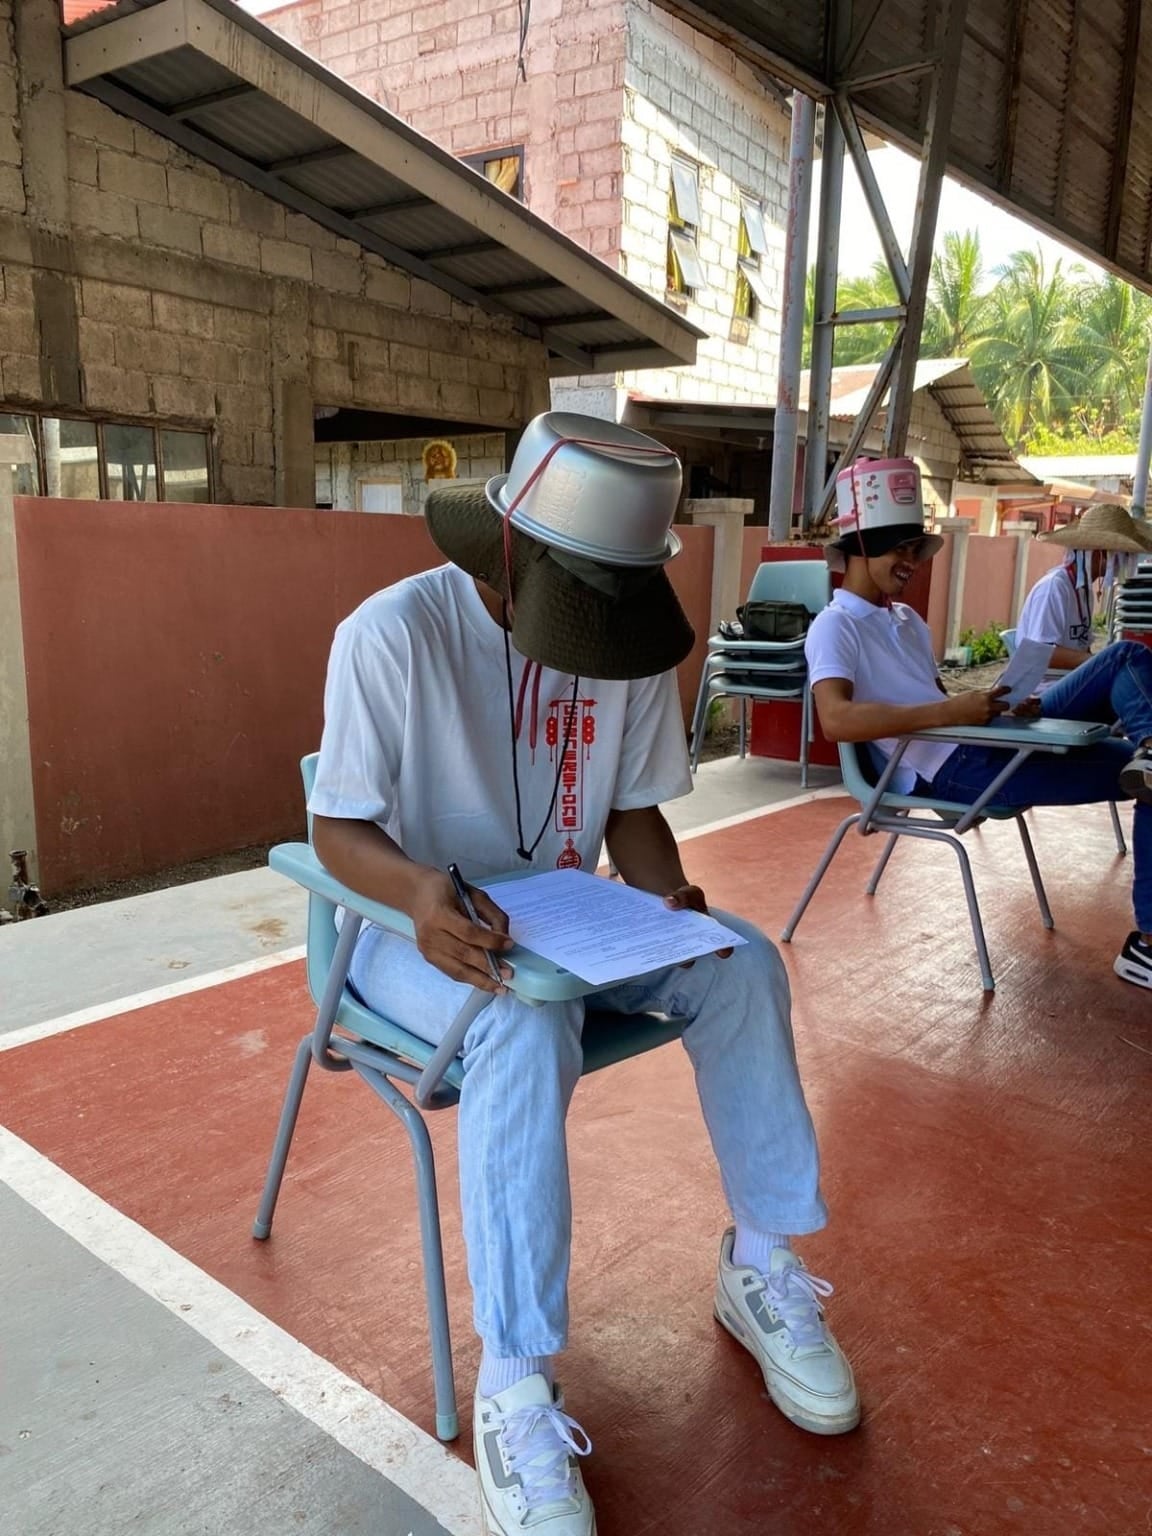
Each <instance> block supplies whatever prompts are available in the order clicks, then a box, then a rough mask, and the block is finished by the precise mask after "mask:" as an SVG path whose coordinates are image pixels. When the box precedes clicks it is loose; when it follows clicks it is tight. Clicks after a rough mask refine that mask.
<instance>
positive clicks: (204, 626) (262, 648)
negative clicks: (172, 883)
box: [16, 499, 712, 893]
mask: <svg viewBox="0 0 1152 1536" xmlns="http://www.w3.org/2000/svg"><path fill="white" fill-rule="evenodd" d="M679 532H680V534H681V537H682V538H683V539H684V542H685V552H684V554H683V555H682V556H681V557H680V558H679V559H678V560H676V561H674V562H673V564H672V566H671V567H670V573H671V576H672V579H673V583H674V585H675V586H676V589H677V591H678V593H679V595H680V598H681V601H682V603H683V604H684V607H685V609H686V611H687V613H688V617H689V619H690V620H691V621H692V623H693V625H694V626H695V628H696V631H697V635H698V637H699V638H698V643H697V648H696V651H695V652H694V654H693V657H691V658H690V659H689V661H688V662H687V663H685V665H684V667H683V668H682V669H681V678H680V691H681V698H682V701H683V702H684V706H685V712H686V714H687V711H688V710H689V709H690V707H691V704H692V702H693V700H694V698H695V689H696V683H697V680H698V677H699V667H700V665H701V658H702V655H703V650H704V644H705V642H706V640H707V636H708V618H709V602H710V592H711V582H712V530H711V529H710V528H683V529H680V530H679ZM16 534H17V551H18V559H19V567H20V594H21V609H22V618H23V629H24V637H25V649H26V655H27V670H28V703H29V716H30V731H31V749H32V761H33V787H34V793H35V802H36V820H37V836H38V841H39V855H40V870H41V884H42V885H43V887H44V889H45V890H46V891H47V892H49V893H53V892H62V891H66V890H70V889H76V888H80V887H83V886H86V885H90V884H93V883H96V882H98V881H101V880H105V879H116V878H121V877H125V876H130V875H136V874H144V873H148V872H151V871H154V870H158V869H164V868H167V867H168V866H170V865H173V864H177V863H183V862H185V861H187V860H190V859H195V858H201V857H206V856H209V855H212V854H215V853H220V852H223V851H226V850H228V849H232V848H238V847H242V846H245V845H246V844H250V843H261V842H266V841H272V840H275V839H278V838H284V837H291V836H296V835H298V834H299V833H300V831H301V830H302V827H303V807H302V800H301V789H300V779H299V773H298V768H297V764H298V761H299V758H300V757H301V756H302V755H303V754H304V753H305V752H308V751H310V750H312V749H313V748H315V747H316V745H317V744H318V743H319V740H320V727H321V719H322V707H321V706H322V692H323V685H324V672H325V666H326V663H327V657H328V649H329V645H330V643H331V639H332V632H333V630H334V629H335V627H336V625H337V624H338V623H339V621H340V620H341V619H342V618H343V617H344V616H345V615H346V614H348V613H349V612H351V610H352V609H353V608H355V607H356V606H357V604H358V603H360V602H361V601H363V599H364V598H365V597H367V596H368V595H369V594H370V593H372V592H374V591H376V590H377V589H378V588H380V587H383V586H387V585H389V584H390V583H391V582H394V581H398V580H400V579H401V578H403V577H405V576H408V575H411V574H412V573H414V572H416V571H420V570H426V569H428V568H429V567H430V566H433V565H438V564H440V563H441V556H440V554H439V552H438V551H437V550H436V548H435V546H434V545H433V543H432V541H431V539H430V538H429V537H428V534H427V533H426V531H425V528H424V524H423V521H422V520H420V519H416V518H401V517H372V516H365V515H361V514H356V513H339V512H337V513H333V512H314V511H303V510H297V509H286V508H264V507H237V506H209V507H205V506H188V507H181V506H176V505H166V506H155V505H150V504H147V503H122V502H109V503H100V502H90V501H84V502H69V501H56V500H52V501H48V500H33V499H21V500H18V501H17V503H16Z"/></svg>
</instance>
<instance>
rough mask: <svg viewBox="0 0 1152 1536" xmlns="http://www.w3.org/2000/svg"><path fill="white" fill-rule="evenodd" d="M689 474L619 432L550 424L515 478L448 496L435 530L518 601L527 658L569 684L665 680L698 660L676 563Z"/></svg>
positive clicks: (520, 450)
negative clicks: (674, 579) (677, 519)
mask: <svg viewBox="0 0 1152 1536" xmlns="http://www.w3.org/2000/svg"><path fill="white" fill-rule="evenodd" d="M680 486H681V473H680V461H679V459H677V457H676V455H675V454H674V453H672V452H671V451H670V450H669V449H668V448H666V447H665V446H664V445H663V444H662V443H657V442H656V441H655V440H654V439H653V438H650V437H646V436H644V434H643V433H640V432H634V431H632V430H631V429H630V428H628V427H622V426H618V425H617V424H616V423H615V422H610V421H602V420H600V419H599V418H597V417H593V416H580V415H576V414H575V413H574V412H567V411H564V412H556V411H549V412H546V413H545V414H544V415H542V416H538V417H536V419H535V420H534V421H532V422H530V423H529V425H528V426H527V427H526V428H525V431H524V435H523V437H522V438H521V440H520V443H519V445H518V446H517V449H516V453H515V456H514V457H513V461H512V466H511V468H510V470H509V472H508V474H507V475H497V476H496V477H495V478H494V479H492V480H490V481H489V482H488V484H487V485H486V486H464V485H462V486H452V487H450V488H449V487H443V488H441V487H437V488H436V489H435V490H433V491H432V492H431V494H430V495H429V497H428V501H427V504H426V506H425V509H424V517H425V521H426V522H427V525H428V531H429V533H430V534H431V535H432V538H433V540H434V542H435V544H436V545H437V547H438V548H439V549H440V550H441V552H442V553H443V554H445V555H446V556H447V557H448V559H449V560H451V561H452V563H453V565H457V566H459V567H460V569H461V570H463V571H467V572H468V574H469V575H470V576H474V577H475V578H476V579H477V580H478V581H482V582H484V583H485V585H487V586H489V587H492V588H493V589H494V590H495V591H496V592H499V593H500V595H501V596H502V597H503V598H504V599H505V600H506V601H507V602H508V606H509V612H510V618H511V635H512V641H513V643H514V644H515V646H516V649H517V650H518V651H519V652H520V654H521V655H522V656H527V657H528V658H529V660H531V661H536V662H539V663H540V665H541V666H545V667H551V668H553V669H554V670H555V671H557V672H568V673H571V674H572V675H573V676H580V677H591V678H607V679H611V678H616V679H627V678H639V677H654V676H656V675H657V674H658V673H661V672H667V671H669V670H671V668H672V667H675V666H676V665H677V664H678V663H679V662H681V661H683V660H684V658H685V657H686V656H687V655H688V653H689V651H691V649H692V646H693V643H694V641H695V635H694V634H693V631H692V626H691V625H690V624H689V622H688V620H687V618H686V617H685V615H684V611H683V609H682V608H681V607H680V604H679V601H678V600H677V597H676V594H675V592H674V591H673V590H672V584H671V582H669V580H668V576H667V573H666V572H665V570H664V565H665V563H666V562H667V561H668V560H670V559H671V558H672V557H673V555H676V554H678V553H679V550H680V540H679V539H678V538H677V536H676V534H675V533H673V532H672V519H673V517H674V516H675V514H676V508H677V506H678V504H679V501H680Z"/></svg>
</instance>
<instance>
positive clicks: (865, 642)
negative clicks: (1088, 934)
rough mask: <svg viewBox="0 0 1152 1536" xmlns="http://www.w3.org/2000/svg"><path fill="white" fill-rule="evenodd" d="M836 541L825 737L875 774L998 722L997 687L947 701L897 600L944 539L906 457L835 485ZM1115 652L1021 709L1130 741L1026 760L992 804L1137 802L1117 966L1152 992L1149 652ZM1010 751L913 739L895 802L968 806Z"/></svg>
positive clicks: (929, 650) (925, 643) (825, 671)
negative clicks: (1087, 723)
mask: <svg viewBox="0 0 1152 1536" xmlns="http://www.w3.org/2000/svg"><path fill="white" fill-rule="evenodd" d="M836 491H837V503H838V510H839V517H838V519H837V522H838V525H839V527H840V529H841V530H842V532H841V535H840V537H839V538H837V539H835V540H834V541H833V542H832V543H831V544H829V545H827V546H826V549H825V556H826V558H827V560H828V563H829V565H831V567H832V568H833V570H837V571H842V572H843V573H844V583H843V586H842V587H841V588H840V589H839V590H838V591H837V592H836V593H834V595H833V598H832V602H831V604H830V605H829V607H827V608H826V609H825V610H824V612H823V613H821V614H819V615H817V617H816V619H815V620H814V621H813V623H812V627H811V629H810V630H809V631H808V636H807V640H806V643H805V653H806V655H807V658H808V670H809V676H810V678H811V680H812V697H813V700H814V701H815V704H816V712H817V714H818V715H819V718H820V725H821V728H822V730H823V731H824V734H825V736H827V737H828V739H829V740H830V741H858V742H868V743H869V744H870V748H871V752H872V756H873V759H874V762H875V764H876V767H877V769H878V770H879V769H882V767H883V765H884V763H885V762H886V761H887V758H888V756H889V755H890V754H891V752H892V751H893V749H894V747H895V738H897V737H900V736H904V735H907V734H909V733H911V732H914V731H922V730H928V729H930V728H932V727H934V726H956V725H987V724H988V723H989V722H990V721H991V720H993V719H995V718H996V716H997V715H1001V714H1004V713H1005V712H1006V710H1007V705H1006V704H1005V703H1004V699H1003V694H1004V692H1005V690H1004V689H1002V688H981V689H974V690H972V691H970V692H966V693H960V694H956V695H954V696H952V697H949V696H948V694H947V693H946V692H945V689H944V685H943V683H942V682H941V680H940V674H939V670H938V669H937V666H936V657H935V652H934V649H933V645H932V635H931V632H930V631H929V629H928V626H927V624H925V622H924V620H923V619H922V618H921V617H920V616H919V614H917V613H916V612H915V611H914V610H913V609H912V608H910V607H909V606H908V605H907V604H906V603H902V602H900V601H899V599H900V598H901V597H902V596H903V595H904V591H905V589H906V587H907V585H908V583H909V581H910V580H911V579H912V576H913V574H914V572H915V569H916V567H917V565H919V564H920V563H921V562H923V561H925V560H931V559H932V557H933V556H934V555H935V554H936V553H937V552H938V551H939V550H940V549H941V547H942V545H943V542H944V541H943V539H941V538H940V537H939V536H938V535H936V534H929V533H926V532H925V529H924V507H923V501H922V498H921V492H920V476H919V470H918V469H917V468H916V465H915V464H914V463H913V462H912V461H911V460H909V459H903V460H899V459H898V460H884V461H879V462H871V461H868V460H861V461H860V462H858V463H857V464H854V465H853V466H852V467H851V468H850V469H848V470H845V471H844V472H843V474H841V475H840V476H839V477H838V480H837V487H836ZM1109 650H1115V651H1117V652H1118V653H1119V654H1118V655H1117V657H1116V658H1114V661H1113V662H1112V663H1110V664H1107V665H1105V666H1097V665H1095V663H1097V662H1098V661H1100V660H1101V658H1099V657H1094V658H1093V659H1092V661H1091V662H1088V663H1086V664H1085V665H1083V666H1080V667H1077V668H1076V669H1075V670H1074V671H1072V672H1070V673H1069V675H1068V677H1066V678H1062V679H1060V681H1058V682H1057V683H1055V684H1053V685H1052V687H1051V688H1049V689H1048V690H1047V691H1046V692H1045V694H1044V696H1043V699H1042V700H1041V701H1037V700H1030V701H1028V704H1027V706H1026V707H1024V706H1022V707H1021V710H1020V711H1018V712H1019V713H1031V714H1038V713H1040V714H1044V715H1047V716H1048V717H1049V718H1050V719H1060V720H1094V721H1103V722H1105V723H1108V724H1111V723H1112V722H1113V721H1116V720H1118V721H1119V722H1120V723H1121V727H1122V729H1123V731H1124V736H1123V737H1113V738H1111V739H1109V740H1107V741H1102V742H1099V743H1098V744H1097V745H1095V746H1092V747H1085V748H1082V749H1080V750H1078V751H1076V752H1074V753H1071V754H1070V755H1069V756H1068V757H1066V758H1061V759H1060V760H1059V762H1056V761H1053V760H1052V759H1050V758H1048V757H1045V756H1041V755H1038V756H1035V757H1032V758H1029V759H1028V760H1027V761H1026V762H1025V763H1024V764H1023V765H1022V766H1021V767H1020V768H1019V769H1018V770H1017V771H1016V772H1015V773H1014V774H1013V775H1012V777H1011V778H1010V779H1009V780H1008V781H1007V783H1006V784H1004V785H1003V786H1002V788H1001V789H1000V790H999V791H998V792H997V795H996V798H995V799H994V800H993V802H992V804H993V805H994V806H996V807H1016V806H1031V805H1089V804H1095V803H1097V802H1105V801H1108V800H1115V799H1117V798H1120V797H1121V796H1124V795H1131V796H1132V797H1134V798H1135V799H1136V801H1137V805H1136V808H1135V815H1134V818H1133V835H1132V853H1133V861H1132V862H1133V881H1132V896H1133V905H1134V908H1135V916H1136V929H1135V931H1134V932H1132V933H1130V934H1129V936H1128V938H1127V939H1126V940H1125V941H1124V945H1123V947H1122V949H1121V951H1120V954H1119V955H1118V956H1117V958H1116V961H1115V965H1114V969H1115V971H1116V974H1117V975H1118V976H1120V977H1121V978H1122V979H1123V980H1124V981H1128V982H1131V983H1132V984H1133V985H1135V986H1140V987H1147V988H1149V989H1152V651H1149V650H1148V649H1147V648H1146V647H1144V646H1138V645H1134V646H1130V647H1128V646H1124V647H1109ZM1009 757H1010V753H1009V752H1008V750H1007V749H1005V748H1003V747H987V746H983V745H980V746H976V745H972V746H961V745H957V744H956V743H954V742H946V741H913V742H911V743H910V744H909V745H908V747H907V748H906V750H905V752H904V756H903V757H902V758H901V760H900V763H899V765H898V767H897V769H896V772H895V774H894V776H893V783H892V788H893V789H894V790H895V791H897V792H898V793H901V794H917V793H921V794H924V795H926V796H931V797H932V798H933V799H937V800H951V801H954V802H959V803H960V804H971V803H972V802H973V801H975V800H976V799H977V798H978V797H979V795H980V794H981V793H982V791H983V790H984V789H986V788H987V786H988V785H989V784H990V783H991V782H992V781H993V779H994V778H995V777H996V776H997V775H998V774H999V773H1000V772H1001V770H1002V769H1003V768H1004V766H1005V765H1006V763H1007V762H1008V760H1009Z"/></svg>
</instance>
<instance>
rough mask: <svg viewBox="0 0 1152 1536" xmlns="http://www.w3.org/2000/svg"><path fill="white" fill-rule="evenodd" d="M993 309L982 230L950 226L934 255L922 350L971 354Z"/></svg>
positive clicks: (928, 353) (937, 353) (935, 353)
mask: <svg viewBox="0 0 1152 1536" xmlns="http://www.w3.org/2000/svg"><path fill="white" fill-rule="evenodd" d="M989 310H990V305H989V302H988V293H987V289H986V285H985V281H984V260H983V257H982V255H981V253H980V234H979V231H978V230H975V229H967V230H965V231H964V232H963V233H961V232H960V231H959V230H954V229H950V230H948V231H947V233H946V234H945V236H944V239H943V241H942V242H941V246H940V249H939V251H937V253H936V255H935V256H933V258H932V278H931V282H930V284H929V288H928V305H927V308H926V310H925V314H924V331H923V335H922V338H921V343H920V350H921V353H922V354H923V356H925V357H967V356H968V354H969V352H970V351H971V350H972V347H973V345H974V344H975V342H977V341H978V340H979V339H980V337H981V336H983V335H984V332H985V328H986V326H987V323H988V318H989Z"/></svg>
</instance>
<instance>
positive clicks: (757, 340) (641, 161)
mask: <svg viewBox="0 0 1152 1536" xmlns="http://www.w3.org/2000/svg"><path fill="white" fill-rule="evenodd" d="M628 14H629V28H628V58H627V62H626V66H625V84H626V99H625V109H624V118H623V125H622V136H623V153H624V170H623V183H622V194H623V217H622V224H623V231H624V233H623V238H622V254H621V264H620V265H621V270H622V271H623V272H624V273H625V275H626V276H628V277H629V278H631V279H632V281H633V282H636V283H639V284H640V286H641V287H643V288H647V289H648V290H649V291H650V292H651V293H655V294H659V295H660V296H661V297H663V296H664V293H665V290H666V286H667V282H666V259H667V241H668V190H669V182H670V178H671V162H672V156H673V153H678V154H681V155H683V156H684V157H686V158H687V159H689V160H692V161H695V162H696V163H697V164H698V165H699V166H700V214H701V220H702V223H701V228H700V233H699V238H698V242H697V245H698V249H699V252H700V257H701V259H702V261H703V264H704V267H705V271H706V273H707V277H708V284H709V290H708V292H707V294H704V295H701V296H698V297H696V298H693V299H692V300H690V301H689V303H688V304H687V306H686V309H685V313H686V315H687V318H688V319H689V320H692V321H694V322H695V323H696V324H697V325H699V326H701V327H702V328H703V329H704V330H706V331H707V332H708V339H707V340H706V341H703V342H701V344H700V351H699V361H698V363H697V366H696V367H695V368H694V369H686V368H676V369H651V370H647V371H644V372H637V373H630V374H626V375H624V377H623V380H622V383H623V386H624V388H626V389H631V390H636V391H638V392H640V393H643V394H648V395H653V396H656V397H658V398H661V399H696V400H714V401H715V400H724V401H729V402H732V403H739V402H748V403H755V402H758V401H765V400H774V399H775V396H776V370H777V366H778V361H779V335H780V298H781V285H782V273H783V261H784V232H785V219H786V210H787V201H788V140H789V133H790V124H789V119H788V116H787V114H786V112H785V111H784V110H783V108H782V107H781V105H780V104H779V101H778V100H777V98H776V97H774V96H773V95H772V94H771V93H770V92H769V91H768V90H767V89H766V87H765V86H764V85H763V84H762V83H761V82H760V81H759V80H758V79H757V78H756V76H755V75H754V74H753V73H752V71H751V70H749V69H748V68H747V67H746V66H745V65H743V64H742V63H741V62H740V61H739V60H738V59H737V58H736V56H735V55H734V54H732V53H731V52H730V51H729V50H728V49H726V48H724V47H722V46H721V45H720V44H718V43H714V42H713V41H712V40H711V39H709V38H707V37H704V36H702V35H701V34H700V33H698V32H695V31H694V30H693V29H692V28H691V27H689V26H687V25H686V24H685V23H683V22H681V21H678V20H674V19H673V18H672V17H670V16H669V15H668V14H667V12H665V11H663V10H661V9H660V8H659V7H658V6H650V5H649V4H648V3H647V0H630V3H629V6H628ZM741 192H746V193H749V194H751V195H752V197H754V198H755V199H757V200H758V201H759V202H760V204H761V206H762V208H763V210H764V228H765V234H766V236H767V242H768V247H769V249H768V254H767V255H766V256H764V258H763V259H762V261H761V270H762V271H763V273H764V276H765V280H766V282H767V284H768V286H769V288H770V289H771V291H772V293H773V295H774V300H775V302H774V304H773V306H772V308H771V309H761V311H760V313H759V314H758V316H757V318H756V320H755V321H754V322H753V324H752V325H751V327H750V328H749V331H748V334H747V339H746V340H744V339H743V338H742V337H740V338H738V337H737V335H735V334H734V327H733V312H734V306H735V299H736V272H737V267H736V258H737V241H738V237H739V229H740V193H741Z"/></svg>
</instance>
